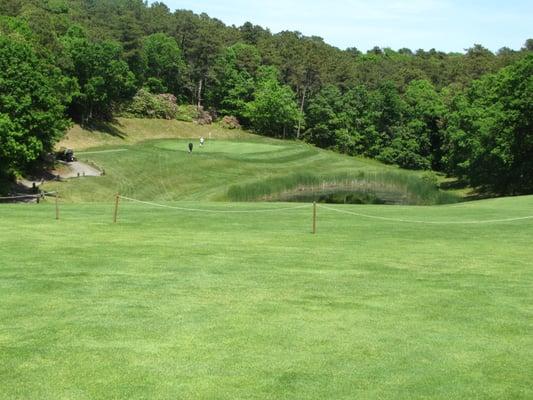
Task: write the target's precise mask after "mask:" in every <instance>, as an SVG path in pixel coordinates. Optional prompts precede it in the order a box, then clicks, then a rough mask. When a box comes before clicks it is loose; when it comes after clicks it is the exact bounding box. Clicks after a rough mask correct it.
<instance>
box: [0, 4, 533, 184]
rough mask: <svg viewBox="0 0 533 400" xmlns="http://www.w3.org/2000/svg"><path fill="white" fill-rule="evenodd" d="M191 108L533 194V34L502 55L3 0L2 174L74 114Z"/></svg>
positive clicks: (27, 158)
mask: <svg viewBox="0 0 533 400" xmlns="http://www.w3.org/2000/svg"><path fill="white" fill-rule="evenodd" d="M355 41H356V38H354V42H355ZM185 104H189V105H194V107H192V108H193V109H195V110H196V112H197V113H198V114H208V115H209V119H211V118H212V119H215V120H222V119H223V118H224V117H225V118H224V121H226V122H227V123H228V124H229V125H238V124H240V125H242V126H244V127H246V128H248V129H251V130H254V131H255V132H257V133H260V134H263V135H270V136H276V137H285V138H297V139H301V140H305V141H307V142H310V143H313V144H315V145H317V146H320V147H323V148H330V149H334V150H337V151H339V152H343V153H347V154H350V155H363V156H367V157H373V158H376V159H378V160H380V161H383V162H386V163H390V164H397V165H399V166H401V167H404V168H412V169H428V170H429V169H432V170H435V171H439V172H443V173H446V174H448V175H450V176H455V177H457V178H459V179H460V180H461V181H462V182H464V183H466V184H469V185H472V186H474V187H477V188H479V189H480V190H486V191H489V192H491V193H494V194H519V193H533V124H532V121H533V39H528V40H526V41H525V44H524V47H523V48H522V49H521V50H512V49H509V48H502V49H500V50H499V51H498V52H497V53H496V54H494V53H492V52H491V51H489V50H488V49H486V48H484V47H483V46H481V45H478V44H475V45H473V46H472V47H471V48H468V49H466V50H465V52H464V53H444V52H440V51H437V50H434V49H432V50H429V51H424V50H411V49H407V48H403V49H399V50H392V49H389V48H378V47H375V48H373V49H372V50H370V51H367V52H361V51H360V50H358V49H357V48H355V47H354V48H348V49H345V50H341V49H338V48H335V47H333V46H330V45H328V44H327V43H325V42H324V40H323V39H321V38H319V37H314V36H312V37H307V36H303V35H302V34H300V33H299V32H289V31H285V32H280V33H277V34H272V33H271V32H270V31H269V30H268V29H265V28H263V27H260V26H257V25H253V24H252V23H245V24H244V25H243V26H240V27H236V26H227V25H225V24H224V23H223V22H221V21H219V20H217V19H215V18H211V17H209V16H208V15H206V14H201V15H197V14H194V13H193V12H191V11H186V10H177V11H175V12H172V11H171V10H170V9H169V8H168V7H167V6H165V5H164V4H163V3H153V4H151V5H148V4H147V3H145V2H143V1H142V0H0V173H2V174H3V175H4V176H14V175H16V174H18V173H20V172H21V171H24V170H25V169H27V168H28V167H30V166H32V165H35V163H37V162H39V160H41V159H42V157H43V155H44V154H46V153H48V152H50V151H52V149H53V146H54V144H55V143H56V141H57V140H58V139H59V138H60V137H61V136H62V135H63V134H64V132H65V131H66V129H67V128H68V126H69V125H70V124H71V121H75V122H78V123H81V124H85V125H90V124H93V123H95V122H97V121H101V120H110V119H112V118H113V116H117V115H121V114H125V115H133V116H139V117H162V118H175V117H177V114H179V111H178V107H177V106H176V105H185ZM190 108H191V107H189V109H190Z"/></svg>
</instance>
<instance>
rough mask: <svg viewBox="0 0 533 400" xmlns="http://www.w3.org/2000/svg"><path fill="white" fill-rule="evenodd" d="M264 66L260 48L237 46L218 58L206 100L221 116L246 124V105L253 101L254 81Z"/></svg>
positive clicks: (239, 44)
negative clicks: (258, 71) (234, 118)
mask: <svg viewBox="0 0 533 400" xmlns="http://www.w3.org/2000/svg"><path fill="white" fill-rule="evenodd" d="M260 64H261V57H260V55H259V52H258V51H257V48H256V47H254V46H251V45H247V44H243V43H237V44H235V45H233V46H231V47H228V48H227V49H226V51H225V52H224V53H223V54H222V55H220V56H219V57H218V59H217V60H216V62H215V65H214V67H213V73H212V77H211V81H212V84H211V88H210V90H209V91H208V95H207V99H208V101H209V104H210V105H211V107H214V108H215V109H216V111H217V112H218V113H219V114H221V115H233V116H236V117H238V118H239V120H240V121H241V122H244V123H247V122H248V121H246V108H247V104H248V103H249V102H251V101H252V100H253V94H254V89H255V78H256V76H257V70H258V68H259V66H260Z"/></svg>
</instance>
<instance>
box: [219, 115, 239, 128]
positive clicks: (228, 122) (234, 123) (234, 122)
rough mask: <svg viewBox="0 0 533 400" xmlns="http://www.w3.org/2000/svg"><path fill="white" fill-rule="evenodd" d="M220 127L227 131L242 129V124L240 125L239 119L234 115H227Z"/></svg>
mask: <svg viewBox="0 0 533 400" xmlns="http://www.w3.org/2000/svg"><path fill="white" fill-rule="evenodd" d="M220 125H221V126H222V128H225V129H240V127H241V124H240V123H239V120H238V119H237V117H234V116H232V115H227V116H225V117H224V118H222V121H220Z"/></svg>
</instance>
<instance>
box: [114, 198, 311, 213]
mask: <svg viewBox="0 0 533 400" xmlns="http://www.w3.org/2000/svg"><path fill="white" fill-rule="evenodd" d="M119 197H120V198H121V199H124V200H129V201H132V202H135V203H140V204H146V205H149V206H154V207H161V208H168V209H171V210H180V211H194V212H205V213H220V214H232V213H267V212H278V211H287V210H298V209H301V208H307V207H310V206H311V205H310V204H303V205H300V206H295V207H285V208H269V209H262V210H208V209H201V208H188V207H176V206H168V205H165V204H159V203H153V202H151V201H143V200H137V199H132V198H131V197H126V196H119Z"/></svg>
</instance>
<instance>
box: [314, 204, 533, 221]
mask: <svg viewBox="0 0 533 400" xmlns="http://www.w3.org/2000/svg"><path fill="white" fill-rule="evenodd" d="M320 208H324V209H326V210H330V211H335V212H338V213H343V214H350V215H356V216H358V217H364V218H372V219H379V220H382V221H390V222H405V223H411V224H430V225H460V224H494V223H499V222H514V221H523V220H527V219H533V215H530V216H527V217H518V218H507V219H489V220H485V221H420V220H408V219H399V218H388V217H379V216H376V215H368V214H361V213H356V212H353V211H347V210H338V209H336V208H332V207H328V206H325V205H322V204H321V205H320Z"/></svg>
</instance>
